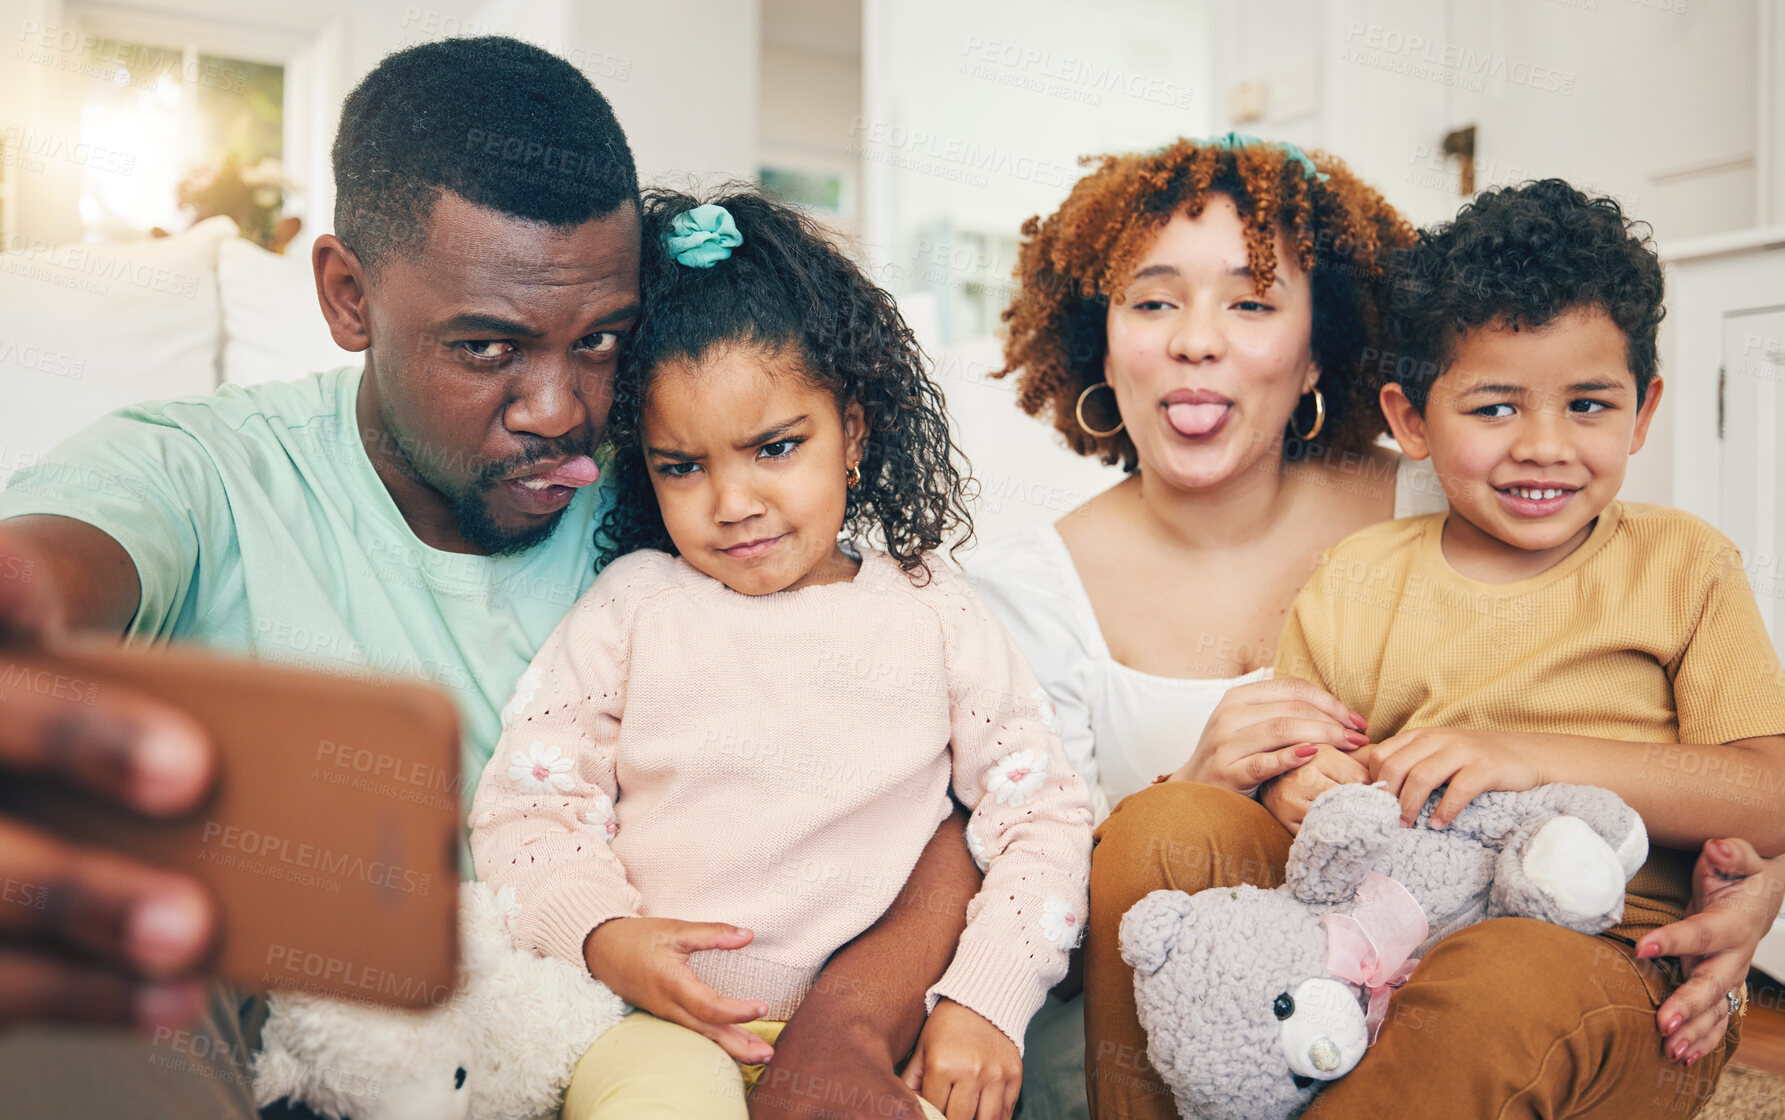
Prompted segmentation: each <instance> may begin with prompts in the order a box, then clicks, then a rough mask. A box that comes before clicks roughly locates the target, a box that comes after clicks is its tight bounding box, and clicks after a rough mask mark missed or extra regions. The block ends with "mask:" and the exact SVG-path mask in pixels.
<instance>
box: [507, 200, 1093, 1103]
mask: <svg viewBox="0 0 1785 1120" xmlns="http://www.w3.org/2000/svg"><path fill="white" fill-rule="evenodd" d="M641 282H642V286H643V296H644V306H645V312H644V315H643V318H642V319H641V321H640V323H639V326H638V329H637V332H636V335H635V338H634V342H633V351H632V354H631V357H630V360H629V363H628V368H627V373H626V374H625V375H624V376H623V378H622V383H621V384H620V385H619V386H617V387H616V392H615V403H614V409H613V415H612V418H611V421H610V429H609V439H610V441H611V442H612V443H613V445H614V447H615V451H616V454H615V468H614V469H615V472H616V476H617V477H616V485H617V490H618V493H619V500H618V501H619V504H618V506H617V507H616V509H615V510H614V511H613V512H612V513H611V514H610V515H609V517H608V519H607V521H606V523H605V524H604V525H603V528H602V534H601V535H602V540H601V543H602V545H603V548H604V549H605V551H606V554H607V555H606V556H605V557H604V559H608V560H610V561H611V562H610V563H608V565H607V567H606V568H605V569H604V570H603V571H602V573H601V576H600V578H599V579H597V580H596V582H595V584H594V586H593V587H591V588H590V590H589V592H588V594H587V595H585V596H584V597H583V599H582V600H581V601H580V602H579V603H578V604H577V605H576V607H575V608H573V609H572V610H571V612H570V615H569V616H568V617H567V618H566V619H565V620H564V622H563V623H562V624H561V625H560V626H559V627H558V630H557V631H556V633H555V634H554V635H553V636H552V638H551V639H550V640H549V641H547V642H546V644H545V646H544V647H543V648H542V649H541V650H540V652H539V656H538V658H537V659H536V660H535V661H534V663H533V666H532V667H531V668H530V669H528V671H527V673H526V674H525V675H524V676H523V677H522V679H521V683H520V686H519V688H518V689H517V692H516V696H515V699H514V701H513V702H512V703H511V705H510V710H509V713H507V714H508V715H509V717H510V718H509V721H508V724H507V729H506V731H505V733H504V735H503V737H502V741H501V743H500V744H499V746H498V747H497V750H496V753H495V756H494V757H493V759H492V761H491V763H490V766H489V768H488V769H486V770H485V771H484V774H483V780H482V782H481V784H480V785H479V787H478V791H477V797H476V801H475V804H474V806H473V809H472V833H471V849H472V853H473V855H474V857H475V860H476V864H477V871H478V874H479V875H480V876H481V877H482V878H484V879H485V880H487V881H489V882H490V883H491V884H492V886H495V887H498V888H500V887H505V886H512V887H513V888H514V889H515V895H516V899H517V901H518V904H519V909H518V911H516V913H515V915H514V917H513V918H512V922H513V928H514V930H515V933H516V936H517V939H518V940H519V941H521V942H522V943H524V944H528V945H531V946H533V947H535V948H537V949H538V950H540V951H542V952H545V953H550V954H553V955H556V956H560V957H563V958H565V959H567V960H570V961H572V962H575V963H577V964H579V965H580V964H585V963H586V964H587V966H588V968H589V970H590V972H591V973H592V974H593V975H594V976H595V977H596V978H597V979H599V980H601V981H603V982H604V983H606V984H607V985H608V986H609V987H611V988H613V989H614V991H615V992H617V993H618V994H619V995H620V996H621V997H622V998H623V999H625V1000H626V1001H627V1002H628V1003H630V1004H632V1005H633V1006H635V1007H637V1008H638V1009H639V1010H638V1011H637V1012H635V1013H634V1014H632V1015H630V1016H628V1018H627V1019H626V1021H625V1022H624V1023H622V1024H621V1025H620V1026H619V1027H616V1028H615V1029H614V1030H612V1031H610V1032H609V1033H608V1034H607V1035H605V1036H604V1037H603V1038H602V1039H601V1040H600V1041H599V1042H598V1043H597V1044H596V1045H595V1046H594V1047H593V1048H592V1049H591V1050H590V1051H589V1053H588V1054H587V1055H585V1056H584V1058H583V1060H582V1061H581V1063H579V1065H578V1068H577V1072H576V1077H575V1079H574V1080H573V1082H572V1085H571V1088H570V1092H569V1096H568V1100H567V1102H566V1106H565V1115H566V1116H571V1117H585V1116H624V1117H636V1116H641V1115H651V1116H658V1115H663V1116H682V1115H686V1116H699V1117H720V1116H740V1117H741V1116H743V1115H744V1114H745V1109H744V1104H743V1100H744V1093H745V1091H746V1089H747V1083H748V1082H749V1081H750V1080H753V1078H754V1071H751V1070H746V1071H745V1076H744V1077H740V1076H739V1071H738V1068H737V1066H736V1065H734V1064H733V1062H732V1061H731V1060H730V1059H727V1058H725V1057H724V1056H723V1055H721V1053H720V1050H721V1048H722V1049H723V1051H724V1053H725V1054H729V1055H730V1057H731V1058H732V1059H737V1060H738V1061H739V1062H749V1063H760V1062H763V1061H765V1060H766V1059H767V1058H768V1057H769V1056H770V1055H771V1054H772V1050H771V1049H770V1045H769V1044H770V1043H772V1042H773V1040H774V1038H775V1036H776V1034H777V1033H778V1031H779V1028H780V1024H781V1023H782V1022H784V1021H785V1020H786V1019H787V1018H788V1017H789V1016H791V1015H792V1014H793V1012H794V1010H795V1009H796V1008H797V1007H798V1006H799V1004H800V1001H801V1000H802V999H803V998H804V996H805V995H806V993H807V991H808V990H809V989H810V987H811V985H812V983H813V981H814V978H815V977H816V976H817V975H818V972H819V969H820V967H821V966H822V965H823V964H824V962H825V960H826V958H827V957H829V955H830V954H831V953H832V952H834V951H835V950H836V949H838V948H839V947H841V946H842V945H843V944H845V943H846V942H848V941H849V940H850V939H852V938H853V937H855V935H856V934H858V933H860V932H861V931H862V930H863V929H865V928H866V927H867V926H869V925H870V924H872V923H873V922H874V921H875V919H877V918H878V917H879V916H880V914H881V912H882V911H884V910H885V909H886V908H887V906H888V904H889V903H890V902H891V901H892V900H893V898H894V896H895V895H896V894H897V893H898V891H899V890H900V888H901V887H902V886H903V885H904V883H905V879H906V877H907V875H908V874H909V873H910V871H911V869H912V867H913V866H914V865H915V864H916V862H917V857H918V854H919V852H920V851H921V850H922V848H923V846H924V844H925V842H926V841H927V840H928V839H929V837H930V835H931V833H932V832H934V830H935V828H936V826H937V825H938V824H939V823H940V822H941V821H942V819H943V818H944V817H946V816H947V815H948V814H949V812H950V810H951V799H950V788H951V786H952V789H953V791H954V795H955V796H956V797H958V798H959V799H960V800H961V801H962V802H963V803H964V804H966V805H968V806H972V807H973V813H972V817H971V819H970V822H969V824H968V829H967V840H968V847H969V849H970V850H971V851H972V853H973V855H974V858H975V860H976V861H977V862H978V863H979V864H980V865H981V867H982V868H983V869H984V871H985V881H984V886H983V888H982V890H981V892H980V894H979V895H978V897H977V898H975V899H974V901H973V903H972V904H971V906H970V908H969V910H968V914H969V921H968V924H967V928H966V931H965V933H964V934H963V935H962V936H961V940H960V943H959V945H958V946H957V948H956V951H955V954H954V959H953V963H952V964H951V965H950V966H949V968H948V970H947V972H946V973H945V974H944V976H943V977H942V979H941V980H940V981H939V982H938V983H937V984H936V985H935V986H934V987H932V988H931V989H930V992H929V994H928V999H929V1003H930V1006H931V1008H932V1012H931V1015H930V1019H929V1022H928V1023H927V1024H926V1026H925V1028H924V1032H923V1035H922V1036H921V1038H920V1039H919V1042H918V1047H917V1050H916V1052H915V1056H914V1057H913V1059H912V1062H911V1065H910V1067H909V1068H908V1069H907V1076H906V1080H907V1082H908V1083H910V1084H912V1085H913V1086H914V1087H916V1088H918V1089H919V1091H920V1092H921V1093H922V1096H923V1098H924V1100H925V1101H926V1102H927V1103H926V1110H927V1109H928V1107H929V1106H935V1107H936V1108H938V1109H946V1110H947V1112H948V1114H949V1115H951V1116H954V1115H959V1116H977V1117H980V1118H981V1120H986V1118H990V1117H1008V1116H1009V1115H1010V1112H1011V1109H1012V1107H1013V1106H1014V1103H1015V1098H1016V1087H1017V1084H1018V1082H1019V1081H1020V1067H1019V1065H1018V1054H1019V1047H1020V1041H1019V1040H1020V1039H1021V1038H1022V1037H1023V1030H1024V1027H1025V1025H1026V1024H1027V1022H1028V1020H1029V1017H1030V1016H1031V1015H1032V1014H1034V1012H1035V1010H1036V1008H1037V1007H1039V1006H1040V1005H1041V1002H1042V999H1043V997H1044V995H1045V994H1046V992H1047V991H1048V989H1049V988H1051V987H1053V985H1054V984H1055V983H1056V982H1058V981H1059V980H1060V979H1061V978H1062V977H1063V976H1064V975H1065V972H1066V962H1067V953H1068V951H1069V950H1070V949H1071V948H1072V947H1073V946H1074V945H1075V944H1077V942H1078V938H1079V934H1080V933H1081V931H1082V930H1083V928H1084V918H1085V910H1086V880H1087V877H1088V874H1089V866H1090V845H1091V834H1090V822H1091V813H1090V809H1089V800H1088V796H1087V792H1086V789H1085V786H1084V783H1083V782H1082V781H1081V780H1080V779H1079V778H1078V777H1077V776H1076V775H1075V774H1074V773H1073V771H1072V768H1071V767H1070V766H1069V765H1067V763H1066V760H1065V756H1064V754H1063V753H1062V752H1061V749H1060V744H1059V738H1058V736H1057V735H1056V733H1055V732H1054V731H1053V730H1052V729H1051V728H1050V727H1049V725H1048V721H1049V720H1050V719H1051V716H1052V709H1051V706H1050V705H1049V704H1048V702H1047V699H1046V696H1045V694H1044V693H1043V692H1042V691H1041V689H1040V688H1039V686H1038V685H1037V684H1036V682H1035V679H1034V677H1033V675H1032V674H1031V673H1030V672H1029V669H1028V666H1027V665H1026V664H1025V663H1024V661H1023V659H1022V657H1021V655H1020V654H1018V653H1017V652H1016V649H1015V647H1014V645H1013V644H1012V643H1011V641H1010V639H1009V637H1008V636H1007V635H1006V634H1005V632H1004V631H1003V629H1002V628H1001V627H1000V626H999V624H998V623H997V622H996V621H995V620H994V618H993V617H992V615H991V614H990V613H989V612H988V611H987V610H986V608H985V607H984V606H983V605H982V604H981V603H980V602H979V601H978V600H977V599H976V598H975V597H974V596H973V595H972V593H971V592H970V591H969V590H968V588H967V586H966V584H965V582H964V581H963V580H962V579H960V578H959V577H958V576H957V575H955V574H954V573H953V572H952V571H950V570H949V569H947V568H945V567H944V566H943V565H942V564H941V563H940V561H939V560H938V559H937V558H936V557H935V556H934V555H932V554H931V550H933V549H935V548H936V547H937V546H939V545H940V544H941V542H942V539H943V536H944V534H945V533H947V532H948V531H950V530H951V529H952V528H954V527H955V526H956V525H957V524H964V523H965V520H966V517H965V513H964V510H963V508H962V504H961V487H962V479H961V477H960V475H959V474H958V473H957V471H956V470H955V469H954V467H953V465H952V463H951V461H950V456H951V449H950V444H949V441H948V431H947V424H946V421H945V419H944V415H943V411H942V402H941V398H940V395H939V393H938V392H937V390H936V388H935V386H934V385H933V384H931V383H930V381H929V380H928V379H927V378H926V377H925V375H924V373H923V371H922V368H921V364H920V354H919V352H918V350H917V347H916V345H915V343H914V341H913V340H912V337H911V334H910V331H909V330H908V329H907V328H906V326H905V325H904V323H903V322H902V321H901V320H900V318H899V316H898V313H897V311H896V310H895V309H894V306H893V303H892V300H891V298H890V297H889V296H887V294H886V293H884V292H882V291H880V290H879V289H877V288H875V287H874V286H873V285H871V284H870V283H868V281H867V280H866V279H865V278H864V277H863V276H862V275H861V273H860V272H859V271H858V270H857V269H856V268H855V267H854V266H853V265H851V264H850V263H849V262H848V261H847V260H846V259H845V258H844V257H842V255H841V254H839V253H838V252H837V251H836V250H835V249H834V248H832V247H831V246H830V245H829V244H828V243H827V241H826V240H825V239H824V237H823V236H822V235H821V234H819V233H818V232H817V230H816V228H815V227H814V226H813V225H811V223H810V222H808V221H807V220H806V219H804V218H802V217H800V216H799V215H798V214H796V213H795V212H793V211H791V210H788V209H786V208H783V207H780V206H777V205H775V204H773V203H770V202H768V201H765V200H764V199H762V198H759V197H755V196H752V195H735V196H732V197H728V198H724V199H722V200H721V202H720V204H718V205H712V204H709V205H700V206H697V205H696V204H695V200H694V199H691V198H688V197H685V196H682V195H677V194H668V193H662V194H652V195H650V196H648V197H647V199H646V203H645V207H644V261H643V265H642V268H641ZM844 531H847V539H844V540H840V539H839V534H840V533H843V532H844ZM870 533H873V534H875V535H876V536H877V537H878V539H880V540H881V541H882V542H883V543H884V548H883V549H882V548H874V547H869V546H867V545H866V544H859V545H858V544H851V543H849V541H850V540H855V539H860V538H862V537H865V536H867V535H868V534H870ZM616 557H617V558H616ZM695 923H723V924H720V925H697V924H695ZM738 1024H743V1025H742V1026H740V1025H738ZM702 1036H705V1037H704V1038H703V1037H702ZM709 1039H710V1040H711V1041H708V1040H709ZM715 1043H717V1046H715V1045H714V1044H715ZM934 1054H946V1055H948V1058H949V1060H948V1061H947V1063H946V1065H947V1067H948V1068H950V1069H960V1068H978V1069H981V1070H984V1071H985V1072H984V1073H983V1074H982V1075H965V1076H957V1075H954V1074H948V1075H941V1074H939V1073H937V1072H936V1069H937V1067H936V1065H935V1064H934V1063H933V1062H929V1061H927V1056H929V1055H934ZM963 1054H965V1055H969V1056H971V1057H972V1058H973V1059H974V1060H971V1061H957V1060H955V1059H956V1058H957V1056H960V1055H963ZM842 1088H843V1091H845V1092H846V1091H847V1089H846V1087H842ZM815 1103H820V1104H821V1103H823V1102H822V1101H815ZM651 1108H655V1109H657V1111H649V1110H650V1109H651ZM934 1114H935V1115H940V1113H939V1112H938V1113H934Z"/></svg>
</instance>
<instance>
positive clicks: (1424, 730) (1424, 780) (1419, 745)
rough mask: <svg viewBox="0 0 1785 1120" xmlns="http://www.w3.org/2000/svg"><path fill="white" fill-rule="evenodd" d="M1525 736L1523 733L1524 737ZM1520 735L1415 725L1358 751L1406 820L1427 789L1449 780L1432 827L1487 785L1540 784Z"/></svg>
mask: <svg viewBox="0 0 1785 1120" xmlns="http://www.w3.org/2000/svg"><path fill="white" fill-rule="evenodd" d="M1525 738H1528V737H1525ZM1524 741H1525V739H1524V738H1521V737H1520V736H1518V735H1508V734H1503V733H1500V732H1495V731H1474V730H1469V729H1466V728H1460V727H1418V728H1414V729H1413V730H1412V731H1403V732H1401V733H1400V734H1399V735H1395V736H1393V737H1391V738H1388V739H1384V740H1383V741H1382V742H1380V743H1377V744H1376V745H1375V746H1373V747H1371V748H1369V749H1368V750H1367V751H1365V752H1364V753H1363V756H1362V757H1363V758H1364V759H1365V760H1366V761H1367V762H1368V764H1369V768H1370V780H1371V781H1377V782H1386V783H1387V784H1388V792H1390V793H1392V794H1394V795H1395V796H1396V797H1398V798H1400V799H1401V821H1402V823H1403V824H1412V823H1413V822H1414V821H1415V820H1417V819H1418V817H1419V811H1420V810H1421V809H1422V808H1424V807H1425V803H1426V799H1427V798H1429V797H1431V796H1432V791H1433V790H1435V789H1437V788H1438V787H1439V786H1441V785H1444V784H1445V783H1446V782H1448V783H1449V788H1448V789H1446V790H1445V791H1444V796H1443V798H1441V799H1440V800H1439V802H1438V807H1437V808H1435V809H1433V810H1432V827H1433V828H1443V827H1445V826H1446V825H1448V824H1449V823H1450V822H1451V821H1453V820H1456V816H1457V814H1458V813H1460V812H1462V811H1463V809H1464V807H1465V806H1467V805H1468V804H1469V802H1471V801H1473V800H1475V795H1476V794H1478V793H1485V792H1486V791H1488V790H1490V789H1510V790H1524V789H1530V788H1532V787H1533V786H1538V785H1542V784H1543V780H1544V779H1543V775H1542V773H1541V772H1540V771H1539V769H1538V766H1537V763H1536V761H1535V760H1534V758H1533V757H1532V756H1531V755H1530V754H1529V753H1527V752H1526V751H1525V749H1524V746H1523V743H1524Z"/></svg>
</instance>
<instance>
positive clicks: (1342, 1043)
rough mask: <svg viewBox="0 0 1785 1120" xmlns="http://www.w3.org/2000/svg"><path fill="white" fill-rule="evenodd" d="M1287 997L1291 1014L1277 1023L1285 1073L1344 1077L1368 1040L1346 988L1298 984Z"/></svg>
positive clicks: (1325, 982) (1330, 983) (1325, 981)
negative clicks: (1289, 997)
mask: <svg viewBox="0 0 1785 1120" xmlns="http://www.w3.org/2000/svg"><path fill="white" fill-rule="evenodd" d="M1291 996H1292V999H1291V1000H1290V1001H1289V1003H1290V1005H1291V1006H1292V1007H1293V1008H1294V1010H1293V1013H1291V1014H1290V1015H1289V1016H1288V1017H1287V1018H1284V1019H1282V1021H1281V1022H1279V1023H1278V1024H1277V1028H1278V1031H1279V1038H1280V1040H1281V1042H1282V1044H1283V1056H1284V1058H1285V1059H1287V1064H1288V1066H1289V1070H1290V1072H1291V1073H1292V1074H1296V1075H1299V1076H1301V1077H1307V1078H1312V1079H1313V1080H1315V1081H1333V1080H1336V1079H1337V1078H1340V1077H1343V1076H1345V1075H1346V1074H1347V1073H1350V1072H1351V1070H1352V1067H1354V1066H1356V1065H1357V1063H1358V1061H1359V1060H1360V1059H1362V1058H1363V1056H1364V1048H1365V1047H1367V1046H1368V1045H1369V1041H1370V1039H1369V1029H1368V1027H1367V1025H1366V1024H1365V1022H1364V1012H1363V1008H1362V1007H1361V1006H1360V1005H1359V1004H1358V1000H1357V995H1356V994H1355V993H1354V992H1353V991H1352V988H1351V985H1349V984H1344V983H1341V982H1339V981H1337V980H1329V979H1326V978H1325V977H1321V978H1319V979H1310V980H1303V981H1302V982H1301V983H1300V984H1298V985H1296V988H1295V991H1294V992H1293V993H1291Z"/></svg>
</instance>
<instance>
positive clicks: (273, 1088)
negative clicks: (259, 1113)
mask: <svg viewBox="0 0 1785 1120" xmlns="http://www.w3.org/2000/svg"><path fill="white" fill-rule="evenodd" d="M303 1072H304V1070H303V1066H302V1064H301V1063H299V1062H298V1060H297V1059H296V1058H294V1057H292V1056H291V1051H289V1050H287V1049H285V1047H283V1046H281V1045H279V1044H278V1043H277V1042H269V1043H268V1044H267V1046H266V1049H264V1050H262V1051H261V1052H260V1053H258V1054H256V1055H255V1056H254V1106H255V1107H256V1108H265V1107H266V1106H267V1105H269V1104H272V1103H273V1102H274V1101H276V1100H278V1099H279V1098H281V1097H288V1096H290V1095H291V1094H293V1093H295V1092H297V1091H298V1086H299V1084H300V1079H301V1078H302V1077H303Z"/></svg>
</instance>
